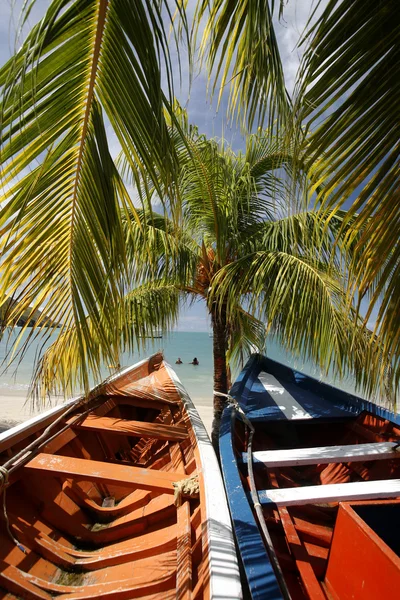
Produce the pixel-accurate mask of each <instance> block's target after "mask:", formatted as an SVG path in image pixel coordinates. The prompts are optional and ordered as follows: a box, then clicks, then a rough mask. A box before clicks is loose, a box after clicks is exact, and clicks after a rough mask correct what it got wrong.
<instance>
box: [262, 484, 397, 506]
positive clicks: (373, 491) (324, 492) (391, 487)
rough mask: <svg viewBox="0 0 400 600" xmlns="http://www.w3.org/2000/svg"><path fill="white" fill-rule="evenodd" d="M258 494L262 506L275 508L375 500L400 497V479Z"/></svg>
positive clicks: (313, 486)
mask: <svg viewBox="0 0 400 600" xmlns="http://www.w3.org/2000/svg"><path fill="white" fill-rule="evenodd" d="M258 493H259V496H260V501H261V503H262V504H268V503H270V502H273V503H274V504H276V505H277V506H294V505H296V506H297V505H301V504H319V503H325V502H344V501H346V502H347V501H349V500H376V499H379V498H396V497H397V496H400V479H385V480H378V481H361V482H360V481H357V482H351V483H332V484H329V485H309V486H304V487H296V488H281V489H273V490H263V491H259V492H258Z"/></svg>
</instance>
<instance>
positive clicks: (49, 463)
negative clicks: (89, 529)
mask: <svg viewBox="0 0 400 600" xmlns="http://www.w3.org/2000/svg"><path fill="white" fill-rule="evenodd" d="M21 470H22V472H24V471H25V472H29V473H37V472H38V473H44V474H46V473H47V474H49V475H52V476H58V475H62V476H65V478H67V479H71V478H72V479H78V480H79V479H80V480H84V481H96V482H98V483H105V484H107V483H111V484H115V485H118V484H120V485H123V486H125V487H130V486H132V487H134V488H140V489H144V490H152V491H153V490H154V491H157V492H160V493H162V492H164V493H167V494H173V493H174V488H173V485H172V484H173V483H174V482H176V481H180V480H181V479H182V473H176V472H174V471H155V470H154V469H142V468H140V467H131V466H126V465H116V464H108V463H105V462H101V461H97V460H90V461H89V460H85V459H83V458H71V457H69V456H57V455H54V454H38V455H37V456H35V457H34V458H32V459H31V460H30V461H29V462H28V463H27V464H26V465H25V466H24V467H22V469H21Z"/></svg>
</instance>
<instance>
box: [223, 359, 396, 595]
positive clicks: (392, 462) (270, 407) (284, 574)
mask: <svg viewBox="0 0 400 600" xmlns="http://www.w3.org/2000/svg"><path fill="white" fill-rule="evenodd" d="M230 396H231V398H232V399H233V400H232V402H231V405H230V406H228V408H226V409H225V411H224V414H223V420H222V425H221V432H220V452H221V461H222V469H223V474H224V480H225V487H226V490H227V495H228V500H229V505H230V510H231V515H232V519H233V523H234V530H235V534H236V538H237V543H238V547H239V550H240V555H241V559H242V561H243V565H244V570H245V573H246V577H247V582H248V586H249V589H250V594H251V597H252V598H253V599H257V600H259V599H263V600H275V599H278V598H285V599H288V598H291V599H292V600H298V599H305V598H309V599H312V600H317V599H318V600H327V599H329V600H350V599H351V600H380V599H382V600H383V599H385V600H386V599H389V598H398V597H399V594H400V592H399V590H400V558H399V553H400V527H399V526H400V453H399V452H398V449H399V442H400V415H398V414H393V413H391V412H389V411H388V410H386V409H384V408H381V407H379V406H376V405H374V404H372V403H370V402H367V401H365V400H362V399H360V398H357V397H355V396H352V395H350V394H347V393H345V392H343V391H340V390H337V389H335V388H333V387H331V386H329V385H324V384H323V383H320V382H318V381H316V380H315V379H312V378H311V377H308V376H306V375H304V374H302V373H299V372H297V371H295V370H292V369H290V368H288V367H285V366H283V365H281V364H279V363H277V362H274V361H273V360H270V359H268V358H265V357H262V356H260V355H254V356H252V357H251V359H250V361H249V362H248V364H247V365H246V367H245V369H244V370H243V372H242V373H241V374H240V376H239V378H238V380H237V381H236V382H235V384H234V386H233V387H232V390H231V392H230Z"/></svg>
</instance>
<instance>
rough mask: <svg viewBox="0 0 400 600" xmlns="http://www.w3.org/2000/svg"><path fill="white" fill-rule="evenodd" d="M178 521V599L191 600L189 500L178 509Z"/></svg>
mask: <svg viewBox="0 0 400 600" xmlns="http://www.w3.org/2000/svg"><path fill="white" fill-rule="evenodd" d="M177 520H178V525H177V556H176V562H177V571H176V599H177V600H190V598H191V596H192V593H191V592H192V556H191V526H190V503H189V501H188V500H187V501H186V502H184V503H183V504H182V505H181V506H179V507H178V509H177Z"/></svg>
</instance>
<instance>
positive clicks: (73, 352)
mask: <svg viewBox="0 0 400 600" xmlns="http://www.w3.org/2000/svg"><path fill="white" fill-rule="evenodd" d="M180 295H181V291H180V290H179V289H177V288H176V287H175V286H174V285H171V284H169V283H165V281H162V280H160V281H155V282H152V283H146V284H143V285H142V286H138V287H136V288H135V289H134V290H132V291H131V292H130V293H129V294H127V295H126V296H125V298H124V299H123V302H122V303H121V304H120V306H119V310H118V312H117V313H116V314H115V315H114V330H115V331H117V332H118V336H119V339H118V344H115V336H114V335H113V334H112V333H111V332H110V337H109V342H110V344H109V346H107V345H106V344H104V343H103V340H102V339H100V338H99V336H98V333H97V332H98V330H97V328H96V327H95V326H93V324H92V323H91V320H90V317H87V319H86V321H87V322H86V330H87V332H88V335H89V336H90V342H91V343H90V345H89V344H88V345H85V346H84V348H83V358H82V349H81V348H80V343H81V342H80V332H79V329H78V328H77V327H76V325H73V326H71V327H70V328H68V329H66V328H64V330H63V331H62V333H61V334H60V335H59V336H58V337H57V339H56V340H55V341H54V342H53V344H52V345H51V346H50V347H49V348H47V350H46V351H45V352H44V353H43V355H42V356H41V358H40V360H39V362H38V363H37V367H36V371H35V374H34V377H33V381H32V392H33V394H34V396H35V398H36V400H37V401H38V402H41V401H43V399H44V398H45V397H46V396H47V395H48V394H64V395H65V396H70V395H73V394H75V393H76V392H77V390H82V389H84V387H85V385H86V375H84V373H85V370H84V369H83V365H82V361H84V362H86V364H87V371H88V373H89V376H90V381H91V382H93V381H99V380H101V379H104V377H105V375H106V374H107V372H108V371H109V369H111V371H113V370H114V369H116V368H119V366H120V365H121V362H122V359H123V357H122V354H121V353H122V352H124V351H126V352H130V353H133V352H135V351H136V350H140V349H143V348H144V346H145V343H146V338H148V337H151V336H152V334H154V332H155V330H157V329H162V330H168V329H171V328H172V326H173V325H174V324H176V322H177V319H178V314H179V298H180Z"/></svg>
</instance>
